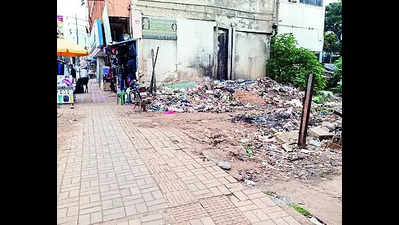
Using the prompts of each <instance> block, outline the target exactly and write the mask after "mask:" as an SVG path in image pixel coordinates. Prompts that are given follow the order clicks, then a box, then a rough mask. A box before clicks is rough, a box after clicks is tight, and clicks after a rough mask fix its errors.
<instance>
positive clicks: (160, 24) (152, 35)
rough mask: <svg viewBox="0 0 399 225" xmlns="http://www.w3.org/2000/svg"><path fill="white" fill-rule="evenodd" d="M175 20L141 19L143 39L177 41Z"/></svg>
mask: <svg viewBox="0 0 399 225" xmlns="http://www.w3.org/2000/svg"><path fill="white" fill-rule="evenodd" d="M176 31H177V24H176V20H172V19H160V18H152V17H143V38H148V39H160V40H177V34H176Z"/></svg>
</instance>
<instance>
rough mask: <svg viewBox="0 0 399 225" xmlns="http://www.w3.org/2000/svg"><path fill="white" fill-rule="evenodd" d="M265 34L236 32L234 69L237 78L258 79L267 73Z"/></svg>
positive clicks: (267, 53) (267, 54)
mask: <svg viewBox="0 0 399 225" xmlns="http://www.w3.org/2000/svg"><path fill="white" fill-rule="evenodd" d="M266 38H267V36H266V35H264V34H256V33H245V32H236V35H235V41H236V46H235V52H234V56H233V57H234V61H235V62H234V65H233V71H234V74H235V78H236V79H257V78H260V77H263V76H265V75H266V60H267V59H268V57H269V51H268V49H267V48H266Z"/></svg>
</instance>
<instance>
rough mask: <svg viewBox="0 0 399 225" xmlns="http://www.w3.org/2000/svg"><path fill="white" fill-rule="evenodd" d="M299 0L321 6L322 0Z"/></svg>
mask: <svg viewBox="0 0 399 225" xmlns="http://www.w3.org/2000/svg"><path fill="white" fill-rule="evenodd" d="M299 2H300V3H303V4H308V5H317V6H323V0H300V1H299Z"/></svg>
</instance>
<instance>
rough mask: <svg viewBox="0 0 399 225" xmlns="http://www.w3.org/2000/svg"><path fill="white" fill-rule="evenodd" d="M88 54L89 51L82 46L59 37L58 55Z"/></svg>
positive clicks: (76, 55)
mask: <svg viewBox="0 0 399 225" xmlns="http://www.w3.org/2000/svg"><path fill="white" fill-rule="evenodd" d="M88 55H89V52H88V51H87V50H86V49H84V48H83V47H82V46H80V45H77V44H75V43H73V42H71V41H68V40H65V39H59V38H57V56H66V57H79V56H88Z"/></svg>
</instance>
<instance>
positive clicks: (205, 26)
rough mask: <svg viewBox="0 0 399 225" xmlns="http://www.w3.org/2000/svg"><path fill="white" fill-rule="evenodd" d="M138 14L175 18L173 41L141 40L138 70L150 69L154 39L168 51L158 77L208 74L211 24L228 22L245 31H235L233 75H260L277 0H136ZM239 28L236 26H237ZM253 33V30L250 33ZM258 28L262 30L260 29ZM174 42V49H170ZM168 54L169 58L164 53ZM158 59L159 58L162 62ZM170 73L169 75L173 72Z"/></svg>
mask: <svg viewBox="0 0 399 225" xmlns="http://www.w3.org/2000/svg"><path fill="white" fill-rule="evenodd" d="M134 7H136V8H137V9H138V10H140V11H141V12H142V13H143V16H150V17H163V18H173V19H176V20H177V41H165V40H151V39H143V40H142V41H141V43H142V46H143V47H142V49H141V54H142V55H143V58H142V61H143V62H141V63H142V66H141V69H140V70H142V71H143V72H144V74H145V76H146V77H149V74H151V71H152V69H151V54H150V51H151V48H154V49H156V45H155V44H154V43H159V46H161V47H160V54H167V55H165V56H163V57H166V58H165V59H164V60H163V59H162V58H163V57H162V56H161V58H159V60H160V61H159V63H160V64H162V65H160V66H158V63H157V67H156V74H157V81H164V80H168V78H179V79H195V78H197V77H198V76H209V75H210V74H212V71H213V70H214V68H215V67H214V66H215V63H216V61H215V59H216V56H215V55H216V54H217V52H216V46H215V39H214V38H215V36H214V35H215V32H214V27H215V26H219V27H223V28H226V29H230V31H231V30H232V29H231V28H232V26H233V27H234V28H235V29H237V30H240V29H241V31H243V30H245V31H248V32H250V33H245V32H241V33H237V38H236V39H235V40H236V41H235V43H234V46H235V48H234V49H235V50H234V52H232V53H233V54H232V55H231V57H233V58H234V60H231V61H232V62H233V63H232V64H233V65H232V73H233V74H234V73H235V76H233V79H234V78H237V79H238V78H244V79H255V78H258V77H261V76H265V61H266V59H267V58H268V55H269V53H268V48H269V47H266V46H267V45H266V44H265V39H266V37H267V35H266V34H265V33H271V32H272V25H273V24H274V23H277V18H276V0H218V1H216V0H157V1H151V0H136V1H135V5H134ZM237 32H239V31H237ZM253 32H258V34H256V33H253ZM259 33H263V34H259ZM172 43H174V44H175V45H176V48H175V49H174V48H173V47H174V45H173V44H172ZM168 57H169V58H168ZM161 61H162V62H161ZM173 73H174V74H173Z"/></svg>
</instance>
